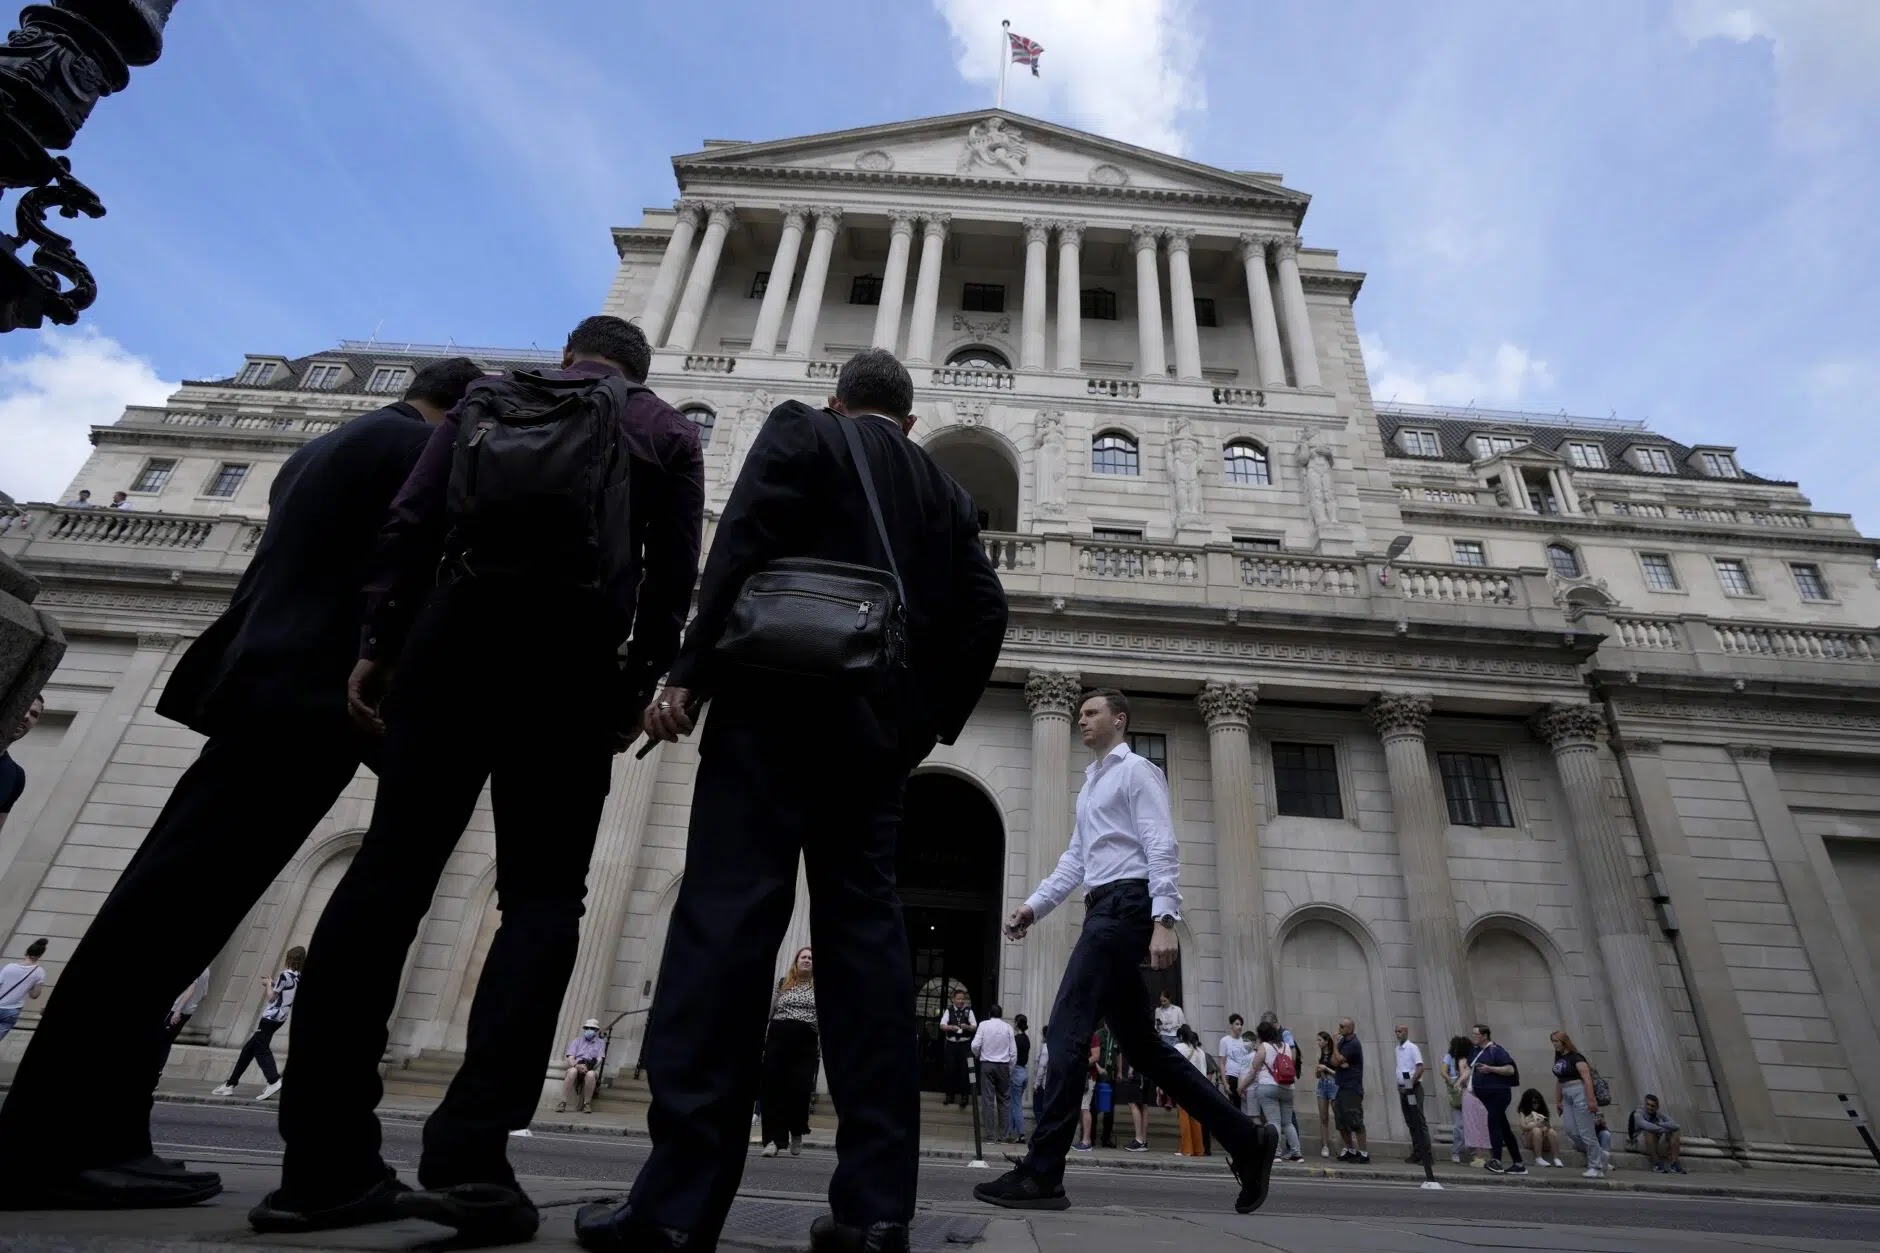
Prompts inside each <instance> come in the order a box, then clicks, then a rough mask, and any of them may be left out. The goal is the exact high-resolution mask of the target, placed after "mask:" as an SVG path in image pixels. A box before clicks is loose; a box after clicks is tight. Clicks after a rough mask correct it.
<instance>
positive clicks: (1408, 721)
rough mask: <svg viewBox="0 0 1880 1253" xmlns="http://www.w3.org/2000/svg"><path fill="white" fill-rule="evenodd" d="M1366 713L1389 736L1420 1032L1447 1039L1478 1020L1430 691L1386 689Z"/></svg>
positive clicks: (1392, 796) (1392, 793) (1381, 733)
mask: <svg viewBox="0 0 1880 1253" xmlns="http://www.w3.org/2000/svg"><path fill="white" fill-rule="evenodd" d="M1365 712H1366V713H1368V714H1370V716H1371V724H1372V725H1373V726H1375V727H1376V728H1377V733H1378V736H1379V738H1381V739H1382V740H1383V741H1384V766H1385V769H1386V770H1387V771H1388V772H1389V775H1390V799H1391V805H1392V807H1393V808H1394V809H1395V810H1396V811H1397V856H1398V858H1399V860H1401V861H1402V862H1403V879H1404V895H1405V897H1406V898H1408V902H1409V907H1410V946H1411V948H1412V950H1413V956H1414V958H1415V960H1416V967H1417V991H1418V994H1419V995H1420V997H1421V1000H1422V1003H1423V1038H1424V1039H1426V1040H1436V1039H1447V1038H1448V1037H1449V1036H1451V1035H1453V1034H1455V1033H1456V1032H1457V1031H1458V1030H1460V1029H1461V1028H1462V1025H1463V1024H1464V1023H1466V1022H1470V1021H1473V1019H1472V1015H1471V1001H1470V999H1469V992H1468V977H1467V973H1466V969H1465V967H1464V965H1463V955H1462V927H1461V925H1460V924H1458V923H1457V922H1456V893H1455V889H1454V888H1453V887H1451V886H1450V883H1449V853H1448V849H1447V847H1446V844H1445V841H1444V832H1445V831H1446V830H1447V829H1448V826H1449V811H1448V809H1447V808H1446V807H1445V806H1444V804H1443V797H1442V793H1441V791H1440V790H1439V789H1438V788H1437V785H1436V779H1435V777H1434V776H1433V775H1431V773H1430V755H1429V749H1428V746H1427V745H1426V744H1425V743H1424V740H1423V729H1424V727H1425V726H1426V725H1428V723H1429V719H1430V698H1429V697H1427V696H1415V695H1404V694H1401V693H1384V694H1382V695H1380V696H1378V697H1377V698H1376V699H1375V700H1373V701H1372V702H1371V703H1370V705H1369V706H1368V707H1367V708H1366V710H1365Z"/></svg>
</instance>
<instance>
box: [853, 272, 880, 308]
mask: <svg viewBox="0 0 1880 1253" xmlns="http://www.w3.org/2000/svg"><path fill="white" fill-rule="evenodd" d="M849 303H850V304H852V305H878V304H880V303H881V275H879V274H857V275H856V276H855V278H854V280H853V281H851V282H850V283H849Z"/></svg>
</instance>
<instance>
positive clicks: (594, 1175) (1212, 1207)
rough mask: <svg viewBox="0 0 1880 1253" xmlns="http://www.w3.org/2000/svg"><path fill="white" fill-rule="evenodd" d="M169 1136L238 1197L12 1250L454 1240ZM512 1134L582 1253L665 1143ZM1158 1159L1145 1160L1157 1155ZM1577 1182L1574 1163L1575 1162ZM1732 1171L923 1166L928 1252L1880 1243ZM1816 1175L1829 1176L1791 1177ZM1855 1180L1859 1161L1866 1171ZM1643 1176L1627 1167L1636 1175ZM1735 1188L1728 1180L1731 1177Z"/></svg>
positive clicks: (224, 1141)
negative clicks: (603, 1213) (281, 1192)
mask: <svg viewBox="0 0 1880 1253" xmlns="http://www.w3.org/2000/svg"><path fill="white" fill-rule="evenodd" d="M154 1130H155V1133H156V1138H157V1140H158V1151H159V1152H161V1153H164V1154H166V1155H172V1156H187V1157H188V1158H189V1159H190V1160H191V1161H192V1162H194V1163H199V1164H202V1165H205V1166H210V1167H212V1168H214V1169H218V1170H220V1171H222V1173H223V1177H224V1182H225V1184H226V1186H227V1189H228V1190H227V1191H226V1192H225V1193H224V1195H223V1196H222V1197H220V1198H218V1199H217V1200H216V1201H214V1202H212V1203H210V1204H208V1205H203V1206H198V1207H195V1208H193V1209H189V1210H182V1211H167V1212H152V1213H126V1214H88V1213H15V1214H0V1250H10V1249H31V1250H58V1251H64V1250H72V1251H79V1250H84V1251H88V1253H89V1251H93V1250H96V1251H98V1253H118V1251H119V1250H132V1249H137V1250H144V1249H155V1250H167V1249H199V1250H210V1251H218V1250H249V1251H252V1250H255V1249H276V1248H278V1249H299V1250H329V1249H330V1250H399V1251H404V1250H417V1249H437V1248H445V1247H450V1246H448V1245H446V1244H443V1243H441V1240H442V1238H443V1237H444V1236H445V1235H446V1234H447V1233H446V1232H445V1231H444V1230H443V1229H441V1228H437V1227H432V1226H430V1225H428V1224H425V1223H420V1222H406V1223H390V1224H382V1225H378V1226H374V1227H366V1228H358V1229H354V1230H352V1231H346V1232H336V1233H326V1234H324V1235H320V1236H303V1237H278V1236H276V1237H262V1236H258V1235H256V1234H255V1233H253V1232H252V1231H250V1230H249V1229H248V1227H247V1225H246V1222H245V1215H246V1212H247V1210H248V1208H249V1206H251V1205H253V1204H254V1203H255V1201H257V1200H258V1199H259V1198H260V1197H261V1196H262V1194H263V1193H265V1192H266V1191H267V1190H269V1189H270V1188H272V1187H273V1186H275V1184H276V1182H277V1180H278V1174H277V1171H278V1162H279V1156H280V1142H279V1139H278V1137H277V1135H276V1134H275V1130H274V1120H273V1111H272V1109H271V1108H269V1107H267V1106H256V1105H255V1104H254V1103H253V1102H243V1103H239V1104H235V1105H223V1106H221V1107H219V1108H218V1107H212V1106H206V1105H177V1104H164V1105H160V1106H159V1107H158V1109H157V1113H156V1118H155V1122H154ZM385 1130H386V1139H385V1152H386V1156H387V1159H388V1161H390V1162H391V1164H392V1165H393V1166H395V1167H397V1168H398V1169H399V1171H400V1173H401V1175H403V1176H404V1177H406V1178H407V1179H409V1178H410V1177H411V1176H412V1174H413V1173H414V1168H415V1163H416V1157H417V1151H418V1127H417V1125H416V1123H415V1122H413V1121H410V1120H408V1119H388V1120H387V1122H386V1128H385ZM533 1133H534V1134H532V1135H531V1136H529V1137H527V1138H522V1137H518V1138H516V1139H514V1140H512V1141H511V1158H512V1161H513V1162H514V1163H515V1166H516V1168H517V1171H518V1173H519V1174H520V1176H521V1177H522V1178H523V1180H524V1183H525V1186H527V1187H528V1188H529V1190H530V1192H531V1194H532V1195H533V1196H534V1197H535V1199H536V1201H537V1203H538V1205H540V1206H541V1207H542V1210H543V1217H544V1226H543V1230H542V1231H541V1233H540V1234H539V1235H538V1236H537V1241H536V1242H537V1244H538V1245H539V1246H541V1247H547V1248H570V1249H571V1248H573V1247H574V1245H573V1242H572V1230H573V1222H574V1212H575V1210H576V1209H577V1208H578V1206H579V1205H581V1204H583V1203H586V1202H588V1201H596V1200H600V1201H617V1200H619V1199H620V1198H621V1197H622V1196H623V1195H624V1193H625V1191H626V1187H627V1183H628V1181H629V1180H630V1179H631V1178H632V1175H633V1173H634V1172H635V1171H636V1170H637V1168H638V1166H639V1164H640V1162H642V1161H643V1160H644V1158H645V1155H646V1150H647V1145H646V1143H645V1141H644V1140H642V1139H640V1138H638V1137H629V1136H621V1135H618V1134H612V1135H593V1134H581V1133H569V1132H562V1131H554V1130H550V1129H548V1128H546V1127H544V1126H542V1125H540V1124H538V1125H537V1126H536V1127H535V1128H533ZM1138 1160H1139V1159H1138ZM833 1166H834V1157H833V1154H831V1153H830V1152H828V1151H827V1150H824V1149H819V1148H814V1147H811V1148H807V1149H806V1150H805V1152H804V1154H803V1155H802V1157H800V1158H791V1157H789V1156H788V1155H784V1156H781V1157H777V1158H774V1159H765V1158H759V1157H756V1156H755V1155H753V1157H752V1158H751V1159H750V1160H749V1163H748V1165H747V1169H746V1173H745V1178H744V1186H743V1188H742V1189H741V1191H740V1193H739V1201H738V1206H737V1208H736V1209H734V1211H733V1216H732V1222H731V1225H730V1227H729V1228H728V1230H727V1234H726V1238H725V1240H724V1241H723V1243H722V1245H721V1247H724V1248H727V1249H747V1248H749V1249H763V1250H776V1249H792V1250H794V1249H802V1248H804V1247H806V1233H807V1230H808V1226H809V1223H810V1221H811V1220H812V1219H813V1218H814V1217H815V1216H816V1215H817V1214H819V1213H822V1212H823V1210H824V1204H823V1201H822V1195H823V1192H824V1190H825V1189H826V1187H827V1184H828V1178H829V1174H830V1171H831V1169H832V1168H833ZM1562 1173H1563V1175H1564V1174H1565V1173H1566V1172H1562ZM1749 1173H1750V1172H1744V1176H1745V1177H1744V1178H1742V1179H1733V1178H1728V1177H1723V1176H1719V1177H1717V1178H1714V1179H1711V1180H1710V1181H1709V1186H1708V1187H1706V1186H1705V1184H1704V1181H1703V1180H1702V1179H1701V1177H1693V1179H1687V1180H1671V1181H1663V1188H1662V1189H1660V1190H1657V1191H1654V1192H1651V1193H1641V1192H1628V1191H1624V1190H1619V1189H1615V1188H1612V1187H1609V1186H1601V1185H1593V1186H1578V1184H1586V1183H1590V1182H1591V1181H1579V1180H1578V1178H1577V1173H1576V1174H1575V1176H1574V1178H1575V1180H1576V1182H1575V1183H1569V1182H1567V1181H1566V1180H1565V1179H1562V1178H1550V1177H1546V1176H1539V1175H1536V1176H1530V1177H1529V1178H1528V1179H1526V1180H1519V1179H1494V1178H1492V1177H1490V1176H1487V1175H1485V1174H1483V1173H1482V1172H1480V1171H1467V1172H1465V1171H1464V1170H1463V1169H1462V1168H1453V1170H1451V1171H1444V1172H1439V1174H1441V1175H1442V1177H1443V1181H1444V1185H1445V1186H1444V1188H1443V1189H1442V1190H1441V1191H1425V1190H1423V1189H1421V1188H1419V1187H1418V1186H1417V1177H1415V1176H1412V1175H1410V1174H1409V1173H1408V1172H1405V1171H1401V1170H1396V1169H1393V1168H1391V1167H1385V1166H1378V1167H1374V1168H1373V1169H1372V1172H1371V1174H1370V1175H1368V1176H1366V1177H1364V1178H1351V1177H1349V1174H1348V1172H1342V1171H1341V1172H1336V1173H1328V1172H1323V1171H1320V1170H1319V1169H1317V1168H1307V1169H1303V1170H1302V1169H1300V1168H1298V1167H1286V1166H1281V1167H1279V1168H1278V1169H1277V1170H1276V1172H1275V1175H1274V1183H1273V1191H1272V1195H1271V1197H1270V1199H1269V1200H1268V1203H1267V1205H1266V1207H1265V1208H1264V1209H1262V1210H1261V1211H1260V1212H1259V1213H1258V1214H1255V1215H1250V1216H1244V1217H1243V1216H1240V1215H1236V1214H1235V1213H1234V1212H1233V1210H1232V1200H1233V1195H1234V1187H1233V1184H1232V1182H1231V1180H1230V1179H1229V1178H1228V1176H1227V1173H1226V1171H1225V1169H1224V1166H1223V1164H1222V1163H1220V1162H1219V1161H1218V1160H1216V1161H1214V1162H1206V1161H1204V1162H1201V1163H1197V1164H1192V1165H1190V1164H1185V1163H1184V1164H1176V1165H1170V1164H1168V1163H1164V1164H1161V1165H1158V1166H1157V1167H1156V1168H1155V1169H1151V1168H1150V1167H1149V1165H1148V1164H1144V1165H1139V1166H1131V1167H1121V1168H1119V1167H1117V1166H1116V1165H1114V1164H1111V1163H1105V1162H1100V1161H1099V1162H1093V1161H1090V1160H1088V1159H1081V1158H1080V1159H1078V1160H1074V1161H1073V1162H1072V1163H1071V1165H1070V1168H1069V1170H1068V1172H1067V1175H1066V1180H1065V1186H1066V1189H1067V1191H1068V1192H1069V1194H1070V1196H1071V1199H1072V1201H1073V1204H1074V1208H1072V1209H1070V1210H1068V1211H1064V1212H1062V1213H1047V1214H1017V1213H1014V1212H1012V1211H1006V1210H998V1209H993V1208H991V1207H988V1206H984V1205H981V1204H979V1203H978V1202H976V1201H974V1200H973V1199H972V1187H973V1185H974V1184H976V1183H978V1182H981V1181H982V1180H985V1179H987V1178H990V1177H991V1171H990V1170H988V1169H976V1168H974V1167H973V1166H971V1165H970V1164H969V1163H968V1162H965V1161H961V1160H956V1159H949V1158H942V1157H937V1156H931V1155H930V1156H927V1157H926V1158H925V1160H923V1162H922V1164H921V1175H920V1193H919V1194H920V1209H919V1215H918V1218H917V1223H916V1235H917V1244H916V1247H917V1248H918V1249H921V1250H924V1251H925V1253H941V1251H942V1250H963V1249H969V1248H970V1249H972V1250H973V1251H974V1253H1056V1251H1058V1250H1066V1251H1069V1250H1075V1253H1155V1251H1158V1250H1162V1249H1170V1250H1176V1249H1179V1250H1180V1251H1181V1253H1210V1251H1212V1250H1216V1249H1220V1250H1230V1249H1231V1250H1239V1249H1267V1250H1284V1251H1287V1253H1291V1251H1294V1250H1297V1251H1299V1253H1308V1251H1309V1253H1347V1251H1351V1253H1356V1251H1357V1250H1364V1251H1365V1253H1376V1251H1377V1250H1397V1249H1402V1250H1413V1251H1416V1253H1423V1251H1425V1250H1430V1251H1434V1250H1443V1251H1444V1253H1455V1251H1456V1250H1458V1249H1459V1248H1463V1247H1466V1248H1469V1249H1484V1248H1490V1249H1521V1250H1536V1251H1540V1250H1548V1251H1551V1250H1590V1251H1598V1253H1608V1251H1612V1253H1619V1251H1622V1250H1635V1249H1638V1250H1643V1249H1649V1250H1652V1251H1653V1253H1735V1251H1736V1250H1745V1251H1747V1250H1763V1251H1768V1250H1790V1249H1793V1250H1814V1251H1817V1253H1818V1251H1820V1250H1823V1249H1832V1250H1834V1251H1835V1253H1840V1251H1842V1250H1847V1251H1848V1253H1854V1251H1856V1250H1860V1251H1866V1250H1872V1251H1873V1253H1880V1208H1876V1206H1875V1205H1874V1203H1873V1201H1874V1194H1873V1189H1872V1188H1867V1189H1865V1190H1861V1189H1856V1188H1853V1187H1852V1183H1851V1181H1849V1183H1848V1184H1847V1185H1845V1186H1846V1187H1847V1188H1848V1190H1847V1191H1846V1192H1845V1195H1846V1196H1849V1197H1854V1196H1860V1197H1863V1198H1865V1199H1864V1200H1863V1201H1862V1202H1861V1203H1841V1202H1830V1201H1824V1200H1819V1199H1803V1200H1796V1199H1793V1198H1791V1197H1788V1196H1785V1195H1783V1194H1782V1193H1781V1191H1780V1189H1777V1188H1771V1187H1768V1186H1767V1185H1766V1183H1765V1182H1764V1181H1762V1180H1760V1179H1759V1180H1757V1181H1756V1183H1755V1184H1754V1185H1751V1184H1750V1182H1749V1180H1748V1179H1747V1176H1748V1174H1749ZM1784 1173H1806V1174H1813V1173H1817V1172H1784ZM1848 1173H1854V1172H1848ZM1621 1174H1622V1175H1623V1174H1624V1172H1623V1171H1622V1172H1621ZM1724 1184H1733V1185H1735V1186H1733V1187H1729V1188H1725V1187H1722V1186H1720V1185H1724Z"/></svg>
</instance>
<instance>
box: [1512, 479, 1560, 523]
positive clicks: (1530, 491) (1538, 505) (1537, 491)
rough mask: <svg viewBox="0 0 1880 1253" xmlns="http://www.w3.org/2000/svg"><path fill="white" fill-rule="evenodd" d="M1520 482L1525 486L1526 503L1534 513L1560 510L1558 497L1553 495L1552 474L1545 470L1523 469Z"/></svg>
mask: <svg viewBox="0 0 1880 1253" xmlns="http://www.w3.org/2000/svg"><path fill="white" fill-rule="evenodd" d="M1521 483H1522V486H1524V487H1526V488H1527V496H1528V504H1529V505H1530V506H1531V507H1532V508H1533V510H1534V512H1535V513H1559V512H1560V498H1559V497H1557V496H1555V495H1554V480H1553V476H1552V475H1550V474H1548V473H1547V472H1546V471H1545V470H1525V471H1523V472H1522V474H1521Z"/></svg>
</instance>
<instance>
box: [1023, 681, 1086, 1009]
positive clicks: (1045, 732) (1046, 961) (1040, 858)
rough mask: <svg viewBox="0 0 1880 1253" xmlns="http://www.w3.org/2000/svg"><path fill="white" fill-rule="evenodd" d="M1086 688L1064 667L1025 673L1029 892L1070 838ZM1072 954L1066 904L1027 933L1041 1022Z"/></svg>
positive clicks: (1032, 999) (1029, 1001)
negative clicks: (1075, 744)
mask: <svg viewBox="0 0 1880 1253" xmlns="http://www.w3.org/2000/svg"><path fill="white" fill-rule="evenodd" d="M1082 690H1083V689H1082V687H1081V685H1080V681H1079V679H1078V676H1077V675H1075V674H1070V673H1066V672H1064V671H1058V670H1034V671H1032V672H1031V674H1029V675H1028V676H1026V679H1025V704H1026V705H1027V706H1029V707H1030V709H1031V830H1030V832H1029V833H1028V835H1027V844H1026V857H1025V865H1026V868H1027V869H1028V870H1029V871H1030V873H1031V881H1030V882H1029V883H1028V884H1026V885H1025V895H1026V896H1029V895H1031V893H1032V890H1033V889H1035V888H1036V887H1037V886H1038V885H1039V884H1040V883H1043V882H1044V879H1045V876H1046V875H1048V874H1050V873H1051V871H1052V869H1053V868H1054V867H1056V865H1057V863H1058V858H1060V857H1062V856H1063V855H1064V850H1065V848H1066V847H1068V846H1069V844H1070V839H1071V794H1070V771H1071V715H1072V711H1073V710H1075V709H1076V707H1077V696H1078V694H1079V693H1080V692H1081V691H1082ZM1021 899H1022V898H1021ZM1070 956H1071V934H1070V926H1069V925H1068V923H1067V922H1066V921H1065V918H1064V914H1063V912H1062V906H1060V907H1059V910H1058V911H1057V912H1054V913H1052V915H1051V916H1050V917H1049V918H1046V919H1045V920H1044V921H1043V922H1041V923H1038V924H1037V925H1036V926H1034V927H1032V929H1031V934H1030V935H1028V936H1027V937H1026V938H1025V984H1024V987H1023V988H1022V989H1020V992H1021V995H1022V996H1023V998H1024V1001H1025V1003H1026V1005H1027V1006H1029V1007H1030V1008H1028V1010H1027V1013H1028V1014H1030V1015H1031V1016H1032V1017H1034V1018H1038V1021H1039V1022H1041V1023H1042V1022H1043V1021H1044V1020H1043V1018H1041V1017H1038V1016H1039V1015H1042V1014H1046V1013H1049V1012H1050V1009H1051V1001H1052V998H1053V997H1055V996H1056V995H1057V985H1058V980H1059V979H1061V978H1062V977H1063V975H1064V966H1065V964H1066V963H1067V962H1069V961H1070Z"/></svg>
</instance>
